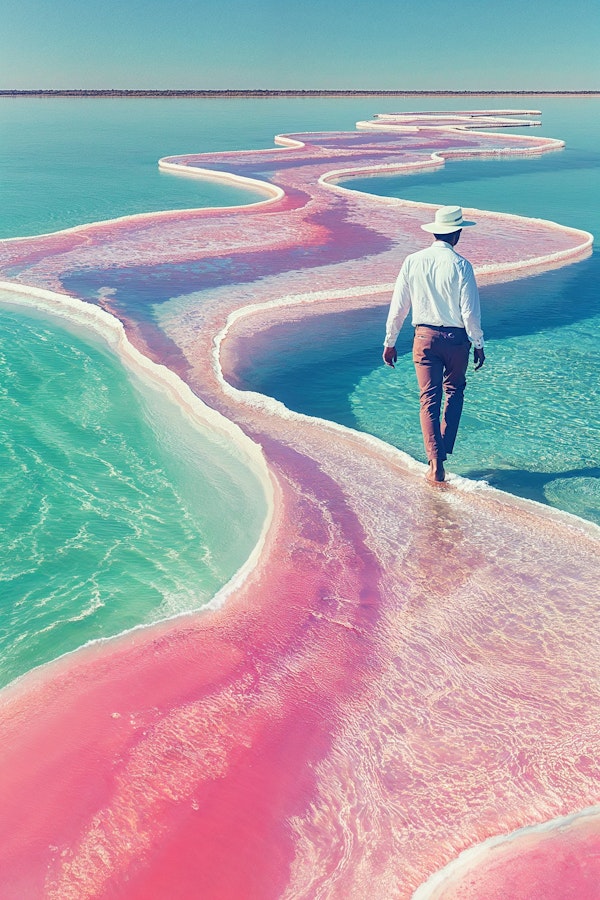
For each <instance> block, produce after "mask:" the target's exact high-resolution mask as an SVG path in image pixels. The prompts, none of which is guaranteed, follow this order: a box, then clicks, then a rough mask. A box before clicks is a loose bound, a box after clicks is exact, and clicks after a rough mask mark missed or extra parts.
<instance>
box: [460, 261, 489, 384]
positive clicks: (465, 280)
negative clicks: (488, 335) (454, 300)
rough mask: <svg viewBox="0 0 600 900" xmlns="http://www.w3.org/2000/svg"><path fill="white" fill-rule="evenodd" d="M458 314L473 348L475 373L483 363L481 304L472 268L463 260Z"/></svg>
mask: <svg viewBox="0 0 600 900" xmlns="http://www.w3.org/2000/svg"><path fill="white" fill-rule="evenodd" d="M460 313H461V317H462V320H463V322H464V326H465V329H466V332H467V334H468V336H469V340H470V341H471V343H472V344H473V347H474V349H473V362H474V363H475V371H477V369H480V368H481V367H482V365H483V364H484V362H485V353H484V351H483V331H482V330H481V304H480V302H479V290H478V289H477V282H476V281H475V274H474V272H473V267H472V265H471V263H469V262H467V260H465V267H464V269H463V272H462V280H461V288H460Z"/></svg>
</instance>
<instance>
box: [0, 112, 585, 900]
mask: <svg viewBox="0 0 600 900" xmlns="http://www.w3.org/2000/svg"><path fill="white" fill-rule="evenodd" d="M509 113H510V111H506V112H504V113H503V116H502V117H501V118H500V120H499V121H498V123H497V124H498V125H504V124H506V121H505V118H506V116H508V115H509ZM440 116H441V114H440ZM494 122H495V119H494V116H493V114H492V113H489V112H485V111H480V112H477V111H472V112H470V113H468V114H464V113H463V114H462V115H459V114H456V115H455V116H454V117H453V118H450V119H449V118H448V114H444V115H443V116H442V117H441V118H440V117H439V116H436V115H429V116H427V115H417V114H415V115H413V116H410V117H407V118H403V117H394V118H392V119H387V120H386V121H385V122H382V121H381V120H378V121H376V122H374V123H371V124H368V123H364V124H363V126H362V127H361V130H360V131H359V132H357V133H351V134H339V133H333V134H318V135H294V136H287V137H286V138H285V139H281V140H282V141H283V142H284V143H285V144H286V147H285V148H280V149H276V150H272V151H254V152H246V153H244V152H241V153H235V154H225V153H223V154H211V155H203V156H197V157H190V156H188V157H179V158H175V159H171V160H169V161H166V162H164V163H163V164H164V165H165V166H167V167H168V166H176V167H183V168H184V169H185V170H187V171H190V172H193V171H194V169H195V170H197V171H204V172H206V171H209V172H212V173H213V175H215V173H218V172H219V173H228V177H229V176H230V177H234V178H243V179H254V180H257V179H258V180H260V181H261V183H262V184H263V186H264V190H265V193H266V194H269V195H270V196H269V197H268V199H266V200H265V201H264V203H263V204H261V205H258V206H256V205H255V206H249V207H244V208H238V209H236V210H231V209H228V210H209V211H185V212H170V213H164V214H163V213H160V214H154V215H148V216H135V217H130V218H127V219H123V220H119V221H115V222H107V223H99V224H94V225H89V226H81V227H80V228H77V229H71V230H69V231H66V232H62V233H59V234H56V235H49V236H42V237H39V238H27V239H20V240H15V241H5V242H3V243H2V244H1V245H0V267H1V274H0V277H3V278H4V279H6V280H10V281H11V282H12V283H13V284H17V285H26V286H29V287H31V288H32V289H34V290H37V291H40V290H41V289H43V290H45V291H48V290H49V291H53V292H56V293H58V294H65V295H69V296H72V297H79V298H81V299H82V300H84V301H87V302H89V303H95V304H98V305H100V306H102V307H103V308H104V309H108V310H109V311H110V312H112V313H113V314H114V315H115V316H117V317H118V318H119V319H121V321H122V322H123V323H124V325H125V328H126V331H127V334H128V336H129V339H130V340H131V342H132V343H134V344H135V345H136V346H137V347H138V348H139V349H140V350H142V351H143V352H144V353H146V354H147V355H148V356H150V357H152V358H153V359H155V360H157V361H159V362H164V363H166V364H168V365H169V367H170V368H172V369H173V370H174V371H175V372H177V373H178V374H179V375H180V376H181V377H183V378H184V379H185V380H186V381H187V383H188V384H189V385H190V386H191V387H192V389H193V390H194V392H195V393H196V394H197V395H198V396H199V397H200V398H201V399H202V400H203V401H205V402H206V403H208V404H209V405H211V406H213V407H214V408H215V409H217V410H218V411H220V412H221V413H223V414H224V415H225V416H226V417H227V418H229V419H230V420H232V421H234V422H235V423H237V424H238V425H239V426H240V427H241V428H242V430H243V431H244V432H245V433H246V434H247V435H248V436H249V437H250V438H252V439H253V440H254V441H256V442H257V443H258V444H259V445H260V446H261V447H262V451H263V453H264V456H265V459H266V461H267V463H268V466H269V471H270V477H271V479H272V484H273V489H274V493H275V502H274V512H273V521H272V524H271V527H270V529H269V532H268V534H267V539H266V544H265V546H264V548H263V551H262V553H261V555H260V558H259V560H258V562H257V565H256V567H255V568H254V569H253V570H252V571H251V572H250V573H249V574H248V576H247V577H246V579H245V580H244V581H243V583H242V584H241V585H240V586H239V587H238V588H237V589H236V590H235V591H234V592H233V593H232V594H231V596H229V597H228V599H227V602H226V603H225V605H224V606H223V607H222V608H221V609H219V610H215V611H210V612H205V613H198V614H196V615H192V616H186V617H182V618H178V619H174V620H172V621H170V622H168V623H163V624H161V625H157V626H154V627H152V628H147V629H144V630H138V631H135V632H132V633H130V634H128V635H126V636H122V637H120V638H118V639H114V640H113V641H110V642H106V643H103V644H99V645H95V646H90V647H86V648H84V649H82V650H81V651H79V652H77V653H74V654H71V655H70V656H68V657H65V658H63V659H61V660H59V661H57V662H55V663H53V664H50V665H47V666H44V667H42V668H40V669H38V670H36V671H34V672H32V673H30V674H29V675H28V676H25V677H24V678H23V679H21V680H20V681H18V682H16V683H14V684H13V685H11V686H9V687H8V688H6V689H5V690H4V691H3V692H2V693H1V694H0V701H1V706H0V736H1V741H0V773H1V775H0V808H1V809H2V819H1V822H2V825H1V829H0V838H1V840H0V896H1V897H2V898H3V900H5V898H19V900H22V898H25V897H27V898H29V897H36V898H37V897H48V898H60V900H68V898H77V900H81V898H87V897H90V898H91V897H107V898H110V897H115V898H123V897H127V898H144V900H147V898H164V897H181V898H183V897H190V898H195V897H203V898H215V900H217V898H218V900H227V898H232V900H233V898H235V900H240V898H261V900H262V898H270V897H272V898H294V900H297V898H307V900H308V898H318V897H322V898H325V897H327V898H344V900H347V898H357V900H363V898H365V897H367V896H368V897H372V898H376V900H387V898H392V897H398V898H404V897H410V896H411V894H412V892H413V891H414V890H415V889H417V888H418V886H419V885H422V884H423V883H424V882H425V881H426V880H427V879H428V877H429V876H430V875H432V873H434V872H435V871H436V870H438V869H441V868H442V867H443V866H445V865H446V864H448V863H449V862H451V861H452V860H453V859H454V858H455V857H456V856H457V855H458V854H459V853H460V852H461V851H463V850H465V849H467V848H469V847H472V846H474V845H477V844H479V843H481V842H483V841H485V840H486V839H488V838H490V837H492V836H495V835H502V834H508V833H510V832H513V831H514V830H515V829H518V828H521V827H523V826H525V825H532V824H535V823H542V822H545V821H548V820H552V819H554V818H556V817H557V816H565V815H569V814H572V813H574V812H576V811H577V810H580V809H583V808H585V807H590V806H592V805H593V804H595V803H598V790H599V785H600V779H599V772H598V764H597V759H598V755H599V750H600V746H599V745H600V736H599V729H598V713H597V702H598V693H597V691H598V689H597V682H596V678H595V675H596V672H597V667H598V662H599V660H598V656H599V652H598V651H599V646H598V641H597V637H596V635H597V633H598V624H599V623H598V604H597V599H598V587H597V586H598V583H599V581H600V563H599V554H598V549H599V530H598V529H597V528H595V527H594V526H592V525H587V524H586V523H584V522H581V521H579V520H576V519H574V518H572V517H568V516H566V515H561V514H558V513H555V512H553V511H551V510H548V509H545V508H542V507H538V506H537V505H535V504H531V503H528V502H524V501H519V500H516V499H514V498H510V497H507V496H505V495H502V494H499V493H498V492H494V491H491V490H485V489H482V488H480V489H478V490H477V489H469V485H468V484H467V483H465V482H461V481H460V480H456V481H455V482H454V485H453V486H452V485H451V486H450V487H449V488H448V489H447V490H442V491H439V490H435V489H432V488H430V487H429V486H428V485H427V484H426V483H425V480H424V479H423V477H422V471H421V467H419V466H418V465H417V464H415V463H412V462H411V461H410V460H409V459H408V458H407V457H405V456H404V455H403V454H400V453H398V452H396V451H395V450H393V449H392V448H389V447H387V446H386V445H384V444H382V443H381V442H379V441H376V440H374V439H372V438H369V437H368V436H365V435H360V434H357V433H353V432H351V431H349V430H346V429H342V428H340V427H338V426H334V425H329V424H327V423H324V422H321V421H315V420H310V419H307V418H306V417H302V416H296V415H292V414H289V413H288V412H287V411H286V410H284V409H283V408H282V407H281V406H280V405H279V404H276V403H274V402H271V401H268V400H267V399H266V398H261V397H259V396H256V395H252V394H247V393H244V392H241V391H238V390H236V389H235V388H234V387H232V386H230V385H228V383H227V379H228V378H230V379H231V380H232V381H234V382H235V365H236V359H237V351H236V345H237V341H239V340H240V338H241V337H242V336H243V335H244V333H245V332H246V331H248V329H251V330H252V331H254V332H256V331H257V330H259V329H261V328H264V327H266V326H267V325H268V323H269V322H272V321H273V319H274V317H278V318H279V320H282V319H285V317H289V316H293V317H296V318H298V317H299V316H302V315H303V314H307V315H309V314H312V313H313V312H314V311H315V310H321V311H322V310H323V309H325V308H326V309H333V308H342V309H343V308H348V307H357V306H361V305H367V304H379V305H381V306H382V321H383V318H384V315H385V313H384V309H383V307H384V306H385V305H386V304H387V302H388V301H389V289H390V286H391V283H392V281H393V278H394V276H395V273H396V271H397V269H398V268H399V265H400V264H401V262H402V259H403V257H404V255H405V254H406V253H407V252H409V251H410V250H413V249H415V248H416V247H417V246H422V244H423V235H422V232H421V231H420V228H419V225H420V223H421V222H422V221H423V220H424V219H425V218H428V216H430V214H431V208H430V207H427V206H425V205H419V204H411V203H404V202H401V201H395V200H386V199H381V198H374V197H368V196H366V195H362V194H357V193H352V192H349V191H346V190H344V189H342V188H339V187H337V186H336V184H335V182H336V181H337V180H338V179H339V178H340V177H341V176H342V174H343V173H344V172H348V171H361V172H364V171H373V170H375V169H377V168H382V169H383V170H384V171H389V170H390V169H401V168H402V167H415V166H417V167H418V166H420V167H423V166H427V165H430V164H431V163H432V162H433V164H436V165H437V164H440V163H441V161H442V157H443V156H456V155H461V156H469V155H472V154H476V155H496V154H499V153H509V152H517V153H523V154H532V153H541V152H545V151H546V150H553V149H557V147H558V146H559V142H553V141H549V140H548V139H544V138H537V139H536V138H535V137H526V138H525V137H516V136H512V135H509V136H507V135H502V136H499V135H495V134H489V133H488V134H484V133H480V132H477V131H469V130H468V128H469V127H473V126H474V127H480V126H482V124H483V125H484V127H486V128H490V127H492V126H493V125H494ZM382 124H383V125H384V127H385V130H380V129H381V126H382ZM432 154H433V158H432ZM215 177H216V175H215ZM219 177H225V176H223V175H220V176H219ZM273 185H276V186H277V187H276V188H275V187H273ZM467 214H470V215H475V213H474V211H471V210H468V211H467ZM476 215H477V219H478V222H479V227H478V228H477V229H473V232H474V233H473V235H472V236H471V235H469V238H468V243H467V244H466V245H465V251H466V253H467V255H468V256H469V257H470V258H471V259H473V261H474V263H475V264H476V266H477V269H478V272H479V277H480V280H484V279H488V280H491V279H496V280H502V279H504V280H506V279H508V278H511V277H516V276H517V275H525V274H529V273H531V272H534V271H538V270H540V269H544V268H552V267H558V266H561V265H565V264H568V263H571V262H573V261H575V260H577V259H579V258H583V257H584V256H585V255H587V254H588V253H589V252H590V244H591V238H590V236H589V235H587V234H586V233H584V232H579V231H576V230H574V229H567V228H562V227H561V226H558V225H555V224H552V223H547V222H542V221H539V220H526V219H518V218H514V217H508V216H501V215H498V214H489V213H482V212H477V214H476ZM32 302H36V300H35V297H33V296H32ZM45 302H47V303H52V302H54V301H53V299H52V297H49V296H47V298H46V301H45ZM56 302H58V301H56ZM242 313H243V314H242ZM230 316H231V318H229V317H230ZM215 340H216V341H217V345H218V346H220V355H218V354H217V352H216V351H215V348H214V342H215ZM374 352H375V353H376V354H377V353H378V351H377V349H376V348H375V350H374ZM219 360H221V364H220V363H219ZM221 365H222V369H221ZM222 374H223V375H224V376H225V378H223V377H222ZM568 843H569V847H570V848H571V850H572V851H573V852H572V853H571V856H570V859H571V860H573V859H575V860H576V861H577V860H579V861H580V862H581V863H582V864H583V861H585V859H586V858H587V856H588V855H589V854H588V851H589V847H590V844H589V841H588V835H587V834H583V833H580V832H576V833H573V834H571V835H570V836H569V838H568ZM523 859H524V860H525V862H523V865H524V866H525V868H527V867H528V863H527V860H526V857H523ZM563 859H566V857H559V858H558V861H557V862H556V863H555V869H556V878H555V882H554V883H555V884H560V880H561V878H562V877H563V876H565V874H566V877H571V876H570V874H569V873H572V867H571V868H569V866H571V863H569V864H568V865H567V864H563V862H562V861H561V860H563ZM478 865H479V863H478ZM592 865H594V866H595V869H594V871H595V873H596V874H597V876H598V878H599V879H600V864H598V861H597V856H596V857H595V862H594V861H592ZM479 871H484V870H483V869H479ZM536 890H537V889H536ZM450 896H452V895H450ZM456 896H462V895H459V894H457V895H456ZM465 896H466V895H465ZM468 896H472V897H477V898H479V900H481V898H484V897H485V898H488V897H489V896H490V894H489V893H487V887H486V883H485V878H484V879H483V881H482V882H480V883H479V886H478V887H477V891H476V893H474V894H472V895H468ZM530 896H531V897H532V898H536V897H538V896H539V897H542V896H543V897H545V898H549V897H552V896H558V895H557V894H555V895H552V893H551V890H549V889H548V886H547V884H546V885H545V886H544V888H543V890H542V889H540V891H538V892H537V893H532V894H530Z"/></svg>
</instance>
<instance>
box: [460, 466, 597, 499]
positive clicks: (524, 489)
mask: <svg viewBox="0 0 600 900" xmlns="http://www.w3.org/2000/svg"><path fill="white" fill-rule="evenodd" d="M461 476H464V477H465V478H472V479H474V480H475V481H487V483H488V484H489V485H491V486H492V487H495V488H498V489H499V490H501V491H506V492H507V493H509V494H518V496H520V497H527V498H528V499H529V500H537V501H538V502H539V503H547V502H548V500H547V497H546V492H545V488H546V486H547V485H548V484H550V483H551V482H552V481H557V480H560V481H564V480H565V479H569V478H600V466H589V467H588V468H581V469H568V470H567V471H565V472H534V471H532V470H531V469H492V468H489V469H486V468H481V469H468V470H466V471H462V472H461Z"/></svg>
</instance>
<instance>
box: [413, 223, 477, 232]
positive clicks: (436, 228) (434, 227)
mask: <svg viewBox="0 0 600 900" xmlns="http://www.w3.org/2000/svg"><path fill="white" fill-rule="evenodd" d="M470 225H477V222H467V221H466V220H463V221H462V222H457V223H455V224H454V225H442V224H441V222H429V223H428V224H427V225H421V228H422V229H423V231H428V232H429V234H453V233H454V232H455V231H460V230H461V228H468V227H469V226H470Z"/></svg>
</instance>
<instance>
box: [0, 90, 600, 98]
mask: <svg viewBox="0 0 600 900" xmlns="http://www.w3.org/2000/svg"><path fill="white" fill-rule="evenodd" d="M511 96H516V97H518V96H528V97H597V96H600V91H333V90H332V91H329V90H326V91H316V90H312V91H310V90H309V91H283V90H281V91H279V90H243V91H242V90H239V91H237V90H218V91H217V90H210V91H209V90H207V91H199V90H173V91H169V90H152V91H150V90H139V91H138V90H103V89H98V90H91V89H90V90H31V91H16V90H15V91H12V90H0V97H173V98H182V97H199V98H211V97H214V98H228V97H252V98H261V97H511Z"/></svg>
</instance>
